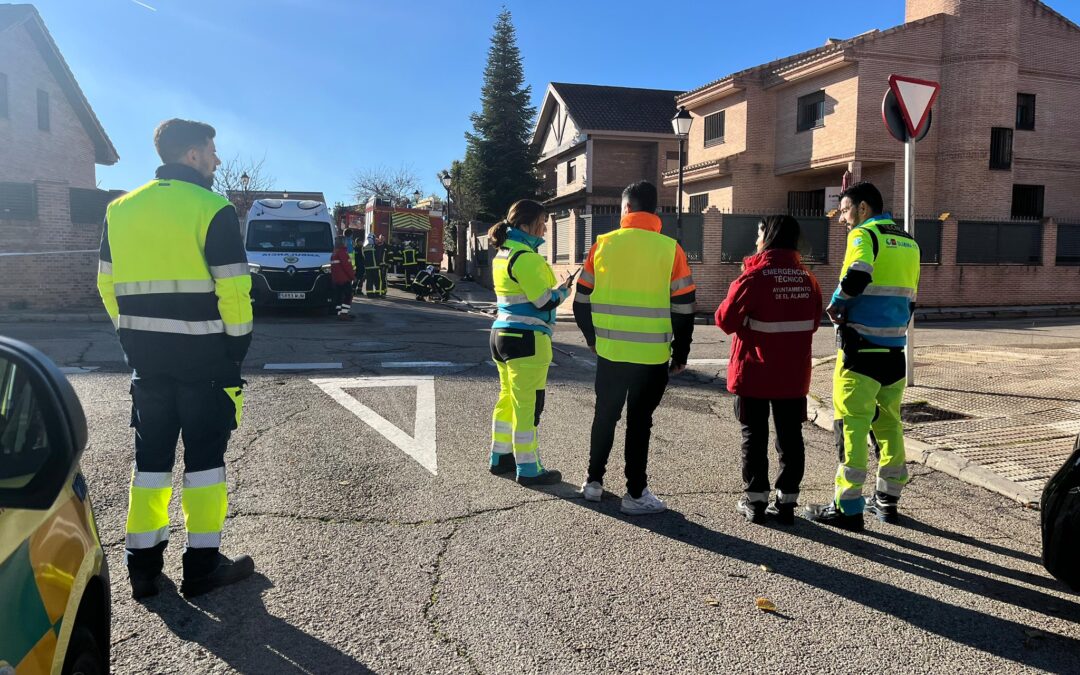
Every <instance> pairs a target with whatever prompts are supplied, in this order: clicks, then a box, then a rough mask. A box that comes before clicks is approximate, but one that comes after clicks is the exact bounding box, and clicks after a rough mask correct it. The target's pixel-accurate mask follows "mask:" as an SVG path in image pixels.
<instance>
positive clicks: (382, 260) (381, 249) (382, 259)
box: [375, 234, 390, 298]
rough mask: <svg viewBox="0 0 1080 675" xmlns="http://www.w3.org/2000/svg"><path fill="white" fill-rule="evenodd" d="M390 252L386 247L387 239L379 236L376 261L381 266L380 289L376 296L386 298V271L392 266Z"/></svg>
mask: <svg viewBox="0 0 1080 675" xmlns="http://www.w3.org/2000/svg"><path fill="white" fill-rule="evenodd" d="M389 255H390V254H389V251H388V250H387V246H386V237H384V236H383V235H381V234H380V235H379V236H378V237H376V239H375V260H376V261H377V262H378V265H379V287H378V290H377V291H376V295H378V296H379V297H380V298H385V297H386V270H387V268H388V267H389V266H390V259H389Z"/></svg>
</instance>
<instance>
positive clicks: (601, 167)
mask: <svg viewBox="0 0 1080 675" xmlns="http://www.w3.org/2000/svg"><path fill="white" fill-rule="evenodd" d="M679 93H680V92H678V91H669V90H663V89H637V88H630V87H607V86H599V85H591V84H566V83H562V82H552V83H551V84H549V85H548V88H547V92H546V93H545V94H544V101H543V103H542V105H541V106H540V114H539V115H538V117H537V121H536V127H535V129H534V130H533V137H532V144H533V147H534V148H535V149H536V150H537V151H538V153H539V161H538V162H537V169H538V171H539V172H540V173H541V175H542V176H543V180H544V184H543V191H544V194H545V195H547V199H546V200H545V202H544V204H545V205H546V206H547V207H548V212H549V214H550V216H549V222H548V236H547V243H546V244H545V245H544V247H543V248H542V249H541V251H540V252H541V253H543V254H545V255H548V256H549V258H550V259H551V261H552V262H553V263H555V264H557V265H565V266H567V268H572V267H574V266H576V264H577V263H580V262H581V261H582V259H583V256H584V255H585V254H586V253H588V250H589V247H590V246H591V245H592V242H593V240H594V239H595V237H596V236H598V235H600V234H603V233H604V232H607V231H610V230H612V229H615V228H616V227H618V225H619V204H620V200H621V196H622V191H623V188H625V187H626V186H627V185H629V184H630V183H633V182H635V181H639V180H649V181H652V182H653V183H654V184H655V185H657V187H659V188H660V195H659V196H660V211H661V212H662V213H664V214H665V216H664V218H665V225H666V227H667V230H672V228H673V227H674V216H673V215H670V214H672V213H673V212H674V211H675V196H676V195H675V192H676V191H675V189H674V188H672V187H664V186H662V185H661V176H662V175H663V173H664V172H665V171H666V170H668V169H669V168H673V167H677V166H678V156H679V141H678V137H677V136H675V134H674V132H673V131H672V128H671V118H672V117H674V116H675V113H676V108H675V97H676V96H678V95H679ZM691 220H692V219H691ZM684 224H685V223H684ZM699 224H700V223H699ZM686 226H687V228H690V227H692V224H686Z"/></svg>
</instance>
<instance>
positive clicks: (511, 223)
mask: <svg viewBox="0 0 1080 675" xmlns="http://www.w3.org/2000/svg"><path fill="white" fill-rule="evenodd" d="M546 214H547V209H545V208H544V205H543V204H541V203H540V202H535V201H533V200H531V199H519V200H518V201H516V202H514V203H513V204H511V205H510V210H509V211H507V212H506V217H505V218H503V219H502V220H500V221H499V222H497V223H495V224H494V225H492V226H491V229H490V230H488V240H489V241H490V242H491V243H493V244H495V246H496V247H500V246H502V245H503V244H504V243H506V230H507V229H508V228H511V227H517V228H522V227H525V226H526V225H532V224H533V223H535V222H536V221H537V220H539V219H540V216H543V215H546Z"/></svg>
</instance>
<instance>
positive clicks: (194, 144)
mask: <svg viewBox="0 0 1080 675" xmlns="http://www.w3.org/2000/svg"><path fill="white" fill-rule="evenodd" d="M216 134H217V132H216V131H214V127H212V126H210V125H209V124H203V123H202V122H192V121H191V120H181V119H176V118H174V119H171V120H165V121H164V122H162V123H161V124H159V125H158V126H157V129H155V130H154V147H155V148H156V149H157V154H158V156H159V157H161V161H162V162H165V163H166V164H169V163H172V162H179V161H180V160H181V159H182V158H183V157H184V153H186V152H187V151H188V150H190V149H192V148H201V147H203V146H204V145H206V144H207V143H209V142H210V139H212V138H213V137H214V136H215V135H216Z"/></svg>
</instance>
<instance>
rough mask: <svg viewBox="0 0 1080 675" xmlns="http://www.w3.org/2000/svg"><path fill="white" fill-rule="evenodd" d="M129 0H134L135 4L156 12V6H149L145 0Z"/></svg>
mask: <svg viewBox="0 0 1080 675" xmlns="http://www.w3.org/2000/svg"><path fill="white" fill-rule="evenodd" d="M131 1H132V2H134V3H135V4H136V5H138V6H139V7H145V8H147V9H148V10H150V11H151V12H156V11H157V8H156V7H151V6H150V5H148V4H146V3H145V2H139V0H131Z"/></svg>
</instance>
